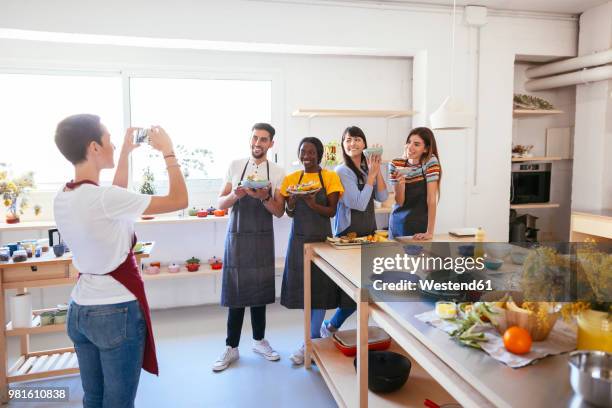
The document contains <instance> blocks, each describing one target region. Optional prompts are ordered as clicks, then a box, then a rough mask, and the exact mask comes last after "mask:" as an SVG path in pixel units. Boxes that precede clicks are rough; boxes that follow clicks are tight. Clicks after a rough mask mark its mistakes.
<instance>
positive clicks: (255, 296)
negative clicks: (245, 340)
mask: <svg viewBox="0 0 612 408" xmlns="http://www.w3.org/2000/svg"><path fill="white" fill-rule="evenodd" d="M248 165H249V162H248V161H247V164H246V165H245V166H244V170H242V175H241V176H240V181H242V179H243V178H244V174H245V172H246V169H247V166H248ZM266 165H267V172H268V180H270V164H269V163H268V162H266ZM274 300H275V292H274V230H273V227H272V214H270V212H268V210H266V208H265V207H264V205H263V203H262V202H261V201H260V200H258V199H256V198H253V197H251V196H249V195H245V196H244V197H242V198H241V199H239V200H238V201H236V202H235V203H234V206H233V207H232V211H231V214H230V220H229V225H228V228H227V235H226V238H225V251H224V256H223V279H222V285H221V305H222V306H227V307H246V306H263V305H267V304H270V303H274Z"/></svg>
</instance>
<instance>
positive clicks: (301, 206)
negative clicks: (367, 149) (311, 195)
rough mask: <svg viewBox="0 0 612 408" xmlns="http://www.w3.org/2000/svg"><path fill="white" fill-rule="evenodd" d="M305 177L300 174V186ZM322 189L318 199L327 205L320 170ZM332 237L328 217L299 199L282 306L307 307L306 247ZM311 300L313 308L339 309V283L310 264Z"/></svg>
mask: <svg viewBox="0 0 612 408" xmlns="http://www.w3.org/2000/svg"><path fill="white" fill-rule="evenodd" d="M303 177H304V171H302V174H301V175H300V179H299V180H298V184H299V183H300V182H301V181H302V178H303ZM319 181H320V182H321V187H322V188H321V190H319V191H318V192H317V194H316V196H315V201H316V202H317V204H319V205H327V204H328V200H327V190H326V188H325V185H324V184H323V177H322V176H321V170H319ZM331 236H332V230H331V222H330V219H329V218H328V217H324V216H322V215H319V214H317V213H316V212H315V211H314V210H313V209H311V208H310V207H308V205H307V204H306V203H305V202H304V200H302V199H300V198H298V199H297V201H296V203H295V212H294V216H293V222H292V223H291V233H290V234H289V245H288V247H287V256H286V257H285V270H284V272H283V284H282V288H281V305H283V306H285V307H287V308H288V309H303V308H304V244H305V243H310V242H325V240H326V239H327V237H331ZM311 293H312V295H311V300H312V308H313V309H333V308H335V307H337V306H338V293H337V287H336V284H335V283H334V282H333V281H332V280H331V279H330V278H329V277H328V276H327V275H326V274H325V273H323V271H321V270H320V269H319V267H317V266H316V265H315V264H314V263H311Z"/></svg>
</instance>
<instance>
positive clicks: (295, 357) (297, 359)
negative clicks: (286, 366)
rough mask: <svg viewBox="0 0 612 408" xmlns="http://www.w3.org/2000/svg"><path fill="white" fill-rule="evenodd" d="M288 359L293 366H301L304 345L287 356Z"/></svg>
mask: <svg viewBox="0 0 612 408" xmlns="http://www.w3.org/2000/svg"><path fill="white" fill-rule="evenodd" d="M289 359H290V360H291V362H292V363H293V364H294V365H298V366H299V365H302V364H304V345H303V344H302V345H301V346H300V348H299V349H297V350H296V351H294V352H293V354H291V355H290V356H289Z"/></svg>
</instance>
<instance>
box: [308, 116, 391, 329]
mask: <svg viewBox="0 0 612 408" xmlns="http://www.w3.org/2000/svg"><path fill="white" fill-rule="evenodd" d="M341 144H342V157H343V158H344V163H343V164H341V165H339V166H338V167H336V169H335V170H336V173H338V176H340V180H341V181H342V186H343V187H344V194H343V195H342V198H340V200H339V201H338V210H337V211H336V218H334V225H333V227H334V235H335V236H342V235H346V234H348V233H350V232H354V233H356V234H357V236H359V237H362V236H366V235H372V234H374V231H376V214H375V213H374V200H376V201H379V202H382V201H385V200H386V199H387V197H388V196H389V192H388V191H387V184H386V183H385V180H384V179H383V175H382V172H381V168H380V162H381V156H380V155H370V156H369V157H368V158H367V159H366V156H365V155H364V153H363V151H364V150H365V149H367V148H368V141H367V139H366V136H365V133H364V132H363V130H361V129H360V128H359V127H357V126H349V127H347V128H346V129H345V130H344V132H343V133H342V140H341ZM374 147H376V146H374ZM343 296H344V292H341V293H340V297H341V298H342V297H343ZM342 300H343V301H341V302H340V303H341V304H346V303H348V304H349V305H350V306H349V307H339V308H338V309H336V313H334V315H333V317H332V318H331V319H330V320H329V321H327V320H326V321H324V322H323V324H322V325H321V331H320V335H321V337H328V336H330V335H331V333H332V332H335V331H336V330H338V329H339V328H340V326H342V324H343V323H344V321H345V320H346V319H347V318H348V317H349V316H350V315H351V314H353V312H354V311H355V305H354V303H353V302H352V301H351V302H347V301H344V299H342Z"/></svg>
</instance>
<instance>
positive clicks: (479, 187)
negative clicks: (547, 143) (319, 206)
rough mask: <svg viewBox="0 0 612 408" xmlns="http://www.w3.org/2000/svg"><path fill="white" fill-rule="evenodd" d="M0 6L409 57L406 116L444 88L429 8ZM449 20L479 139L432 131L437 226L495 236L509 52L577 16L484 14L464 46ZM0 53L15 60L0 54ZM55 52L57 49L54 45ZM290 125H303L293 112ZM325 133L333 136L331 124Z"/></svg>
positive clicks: (90, 23)
mask: <svg viewBox="0 0 612 408" xmlns="http://www.w3.org/2000/svg"><path fill="white" fill-rule="evenodd" d="M2 7H3V9H2V12H0V27H2V28H12V29H24V30H38V31H53V32H63V33H87V34H100V35H119V36H126V37H128V36H139V37H153V38H170V39H190V40H196V43H192V44H191V45H190V46H196V47H226V48H227V47H230V48H234V49H236V48H240V49H245V50H261V49H264V48H265V49H267V50H278V51H292V52H325V53H333V54H346V53H348V54H355V53H362V54H363V53H365V54H375V55H408V56H415V62H414V63H415V66H417V67H418V69H415V71H414V72H415V78H414V79H415V82H414V83H415V87H414V96H415V97H414V98H413V101H412V104H413V106H414V107H415V108H416V109H417V110H418V111H419V112H420V114H419V115H417V116H416V117H415V118H414V120H413V125H415V126H416V125H423V124H426V123H427V117H428V113H430V112H432V111H433V110H434V109H435V108H437V106H438V105H439V104H440V103H441V102H442V101H443V99H444V98H445V97H446V95H447V94H448V92H449V90H448V87H449V82H450V78H449V74H448V69H449V65H450V64H449V63H450V50H449V48H450V47H449V43H450V41H449V40H450V21H451V20H450V15H449V14H448V13H445V12H440V11H439V10H433V11H427V10H426V9H418V10H417V9H410V8H406V9H403V8H402V7H394V8H393V9H386V8H384V7H377V6H375V7H349V6H343V5H335V4H334V5H320V4H318V3H317V4H315V5H308V4H289V3H276V2H257V1H235V0H234V1H226V2H193V1H188V0H178V1H175V2H173V3H172V4H170V3H167V2H164V1H161V0H157V1H144V0H139V1H132V2H128V3H126V2H120V1H118V0H111V1H107V2H104V3H97V4H92V3H85V2H78V1H69V0H64V1H56V2H53V3H48V2H42V1H32V2H27V3H24V2H20V1H16V0H9V1H5V2H3V4H2ZM458 21H459V27H458V30H457V39H456V41H457V42H456V44H457V64H456V78H457V79H456V95H458V96H460V97H461V98H463V99H464V100H466V101H468V102H471V103H476V96H478V109H477V111H478V117H479V122H478V126H477V129H478V134H479V145H478V151H477V152H476V153H474V137H473V131H444V132H438V134H437V139H438V143H439V146H440V150H441V156H442V160H443V163H442V164H443V166H444V167H445V176H444V181H443V185H442V199H441V201H440V206H439V211H438V214H439V218H438V223H437V226H438V227H437V230H438V231H439V232H444V231H446V230H448V229H449V228H451V227H456V226H463V225H481V226H483V227H485V229H486V230H487V232H488V236H489V238H492V239H506V237H507V231H508V226H507V217H508V205H509V204H508V200H507V194H508V191H509V180H508V177H507V175H508V174H509V171H510V164H509V162H508V160H507V156H506V151H507V149H506V147H507V146H510V144H511V138H512V119H511V118H512V116H511V109H512V102H511V95H512V78H513V75H514V72H513V63H514V56H515V55H516V54H524V55H553V56H573V55H575V54H576V34H577V27H576V22H575V21H573V20H572V19H559V18H546V17H534V18H526V17H520V18H513V17H507V16H499V15H497V16H491V17H490V18H489V22H488V24H487V25H486V26H485V27H484V28H483V29H482V32H481V36H480V45H481V49H480V54H477V53H476V51H477V50H476V49H475V48H474V47H473V45H474V44H477V43H478V41H475V40H474V38H477V37H475V35H476V34H475V31H474V29H468V28H467V27H466V26H464V25H463V23H462V22H461V21H462V20H461V14H460V16H459V18H458ZM46 46H47V45H45V47H46ZM97 49H99V50H100V54H102V55H104V54H105V53H106V51H107V49H106V47H99V48H97ZM66 52H69V51H66ZM125 52H126V53H138V52H140V51H138V50H127V51H125ZM192 53H194V52H193V51H192ZM3 54H4V53H3ZM72 56H73V57H74V54H73V55H72ZM3 57H4V58H5V60H6V59H10V60H11V62H15V60H14V59H13V58H11V55H10V54H9V55H6V54H4V55H3ZM38 57H40V56H39V55H30V56H29V58H30V59H32V58H33V59H36V58H38ZM57 57H59V58H60V59H61V58H62V55H58V56H57ZM63 57H65V55H64V56H63ZM477 58H479V59H477ZM18 62H19V61H18ZM159 62H161V63H167V61H159ZM111 63H112V61H111ZM476 72H477V76H478V78H479V79H480V87H479V89H478V91H476V90H475V86H476V84H475V83H474V82H473V78H474V74H475V73H476ZM356 85H358V84H356ZM334 86H336V85H334ZM291 97H292V95H289V94H287V98H288V100H287V102H288V104H287V109H286V112H285V116H284V118H282V121H285V122H286V123H287V128H289V126H290V122H291V121H293V119H291V118H290V117H289V112H290V106H289V103H290V102H291ZM377 98H378V96H377V95H373V101H376V102H378V101H379V99H377ZM404 100H405V99H404ZM368 107H371V106H368ZM313 124H314V123H313ZM296 126H305V124H304V123H303V121H302V123H298V124H297V125H296ZM317 126H327V125H325V124H324V122H321V123H319V122H317V123H316V124H314V126H313V130H315V131H319V130H318V129H317V128H316V127H317ZM398 126H401V125H398ZM334 128H335V125H334ZM302 131H303V129H302ZM321 132H323V130H321ZM398 134H401V132H398ZM331 136H332V137H337V136H336V131H334V132H333V133H332V135H331ZM474 154H475V156H474ZM475 162H477V163H478V168H477V170H476V171H477V174H476V177H474V163H475ZM475 179H476V181H477V184H476V185H475V184H474V180H475Z"/></svg>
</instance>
